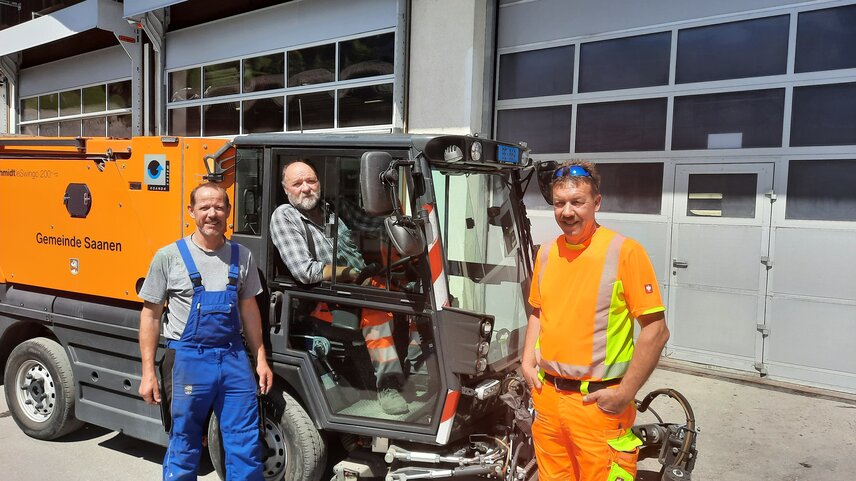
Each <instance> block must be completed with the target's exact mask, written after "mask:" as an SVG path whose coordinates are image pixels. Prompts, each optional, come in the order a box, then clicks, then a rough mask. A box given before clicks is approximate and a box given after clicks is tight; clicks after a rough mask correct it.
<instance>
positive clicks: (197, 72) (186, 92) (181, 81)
mask: <svg viewBox="0 0 856 481" xmlns="http://www.w3.org/2000/svg"><path fill="white" fill-rule="evenodd" d="M201 93H202V70H201V69H200V68H199V67H196V68H191V69H187V70H180V71H178V72H170V74H169V101H170V102H178V101H180V100H193V99H198V98H199V97H200V96H201Z"/></svg>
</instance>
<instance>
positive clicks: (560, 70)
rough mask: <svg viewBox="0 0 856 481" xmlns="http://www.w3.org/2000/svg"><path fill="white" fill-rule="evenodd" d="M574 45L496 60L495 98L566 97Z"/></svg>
mask: <svg viewBox="0 0 856 481" xmlns="http://www.w3.org/2000/svg"><path fill="white" fill-rule="evenodd" d="M573 88H574V46H573V45H568V46H565V47H555V48H544V49H540V50H530V51H528V52H518V53H508V54H505V55H503V56H502V57H500V60H499V99H500V100H502V99H517V98H525V97H540V96H543V95H562V94H570V93H572V92H573Z"/></svg>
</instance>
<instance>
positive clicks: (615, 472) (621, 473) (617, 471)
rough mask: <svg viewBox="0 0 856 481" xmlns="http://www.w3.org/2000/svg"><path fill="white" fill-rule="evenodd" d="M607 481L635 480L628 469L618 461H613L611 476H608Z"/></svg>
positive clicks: (610, 470) (610, 469)
mask: <svg viewBox="0 0 856 481" xmlns="http://www.w3.org/2000/svg"><path fill="white" fill-rule="evenodd" d="M606 481H633V475H632V474H630V473H628V472H627V470H626V469H624V468H622V467H621V466H619V465H618V463H612V467H611V468H609V476H608V477H607V478H606Z"/></svg>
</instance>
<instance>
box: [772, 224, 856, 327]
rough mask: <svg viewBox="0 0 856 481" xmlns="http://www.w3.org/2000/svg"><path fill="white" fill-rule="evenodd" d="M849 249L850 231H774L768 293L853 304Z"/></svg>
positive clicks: (853, 258) (853, 240)
mask: <svg viewBox="0 0 856 481" xmlns="http://www.w3.org/2000/svg"><path fill="white" fill-rule="evenodd" d="M853 246H856V231H853V230H849V231H845V230H831V229H829V230H827V229H805V228H784V227H779V228H777V229H776V237H775V246H774V253H773V270H772V285H771V287H770V291H771V292H772V293H773V294H779V293H781V294H793V295H797V296H817V297H826V298H830V297H831V298H835V299H846V300H851V301H856V289H854V286H856V251H854V250H853ZM840 332H846V331H840Z"/></svg>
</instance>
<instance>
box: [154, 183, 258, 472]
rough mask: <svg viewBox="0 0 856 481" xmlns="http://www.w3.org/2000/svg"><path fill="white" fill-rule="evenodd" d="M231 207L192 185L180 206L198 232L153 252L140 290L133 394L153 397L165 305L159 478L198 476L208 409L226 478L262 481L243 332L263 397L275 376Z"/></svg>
mask: <svg viewBox="0 0 856 481" xmlns="http://www.w3.org/2000/svg"><path fill="white" fill-rule="evenodd" d="M230 210H231V205H230V204H229V197H228V195H227V194H226V191H225V190H224V189H223V188H222V187H220V186H219V185H217V184H214V183H206V184H202V185H199V186H197V187H196V188H195V189H193V191H192V192H191V193H190V205H189V206H188V212H189V213H190V216H191V217H192V218H193V219H194V221H195V222H196V231H194V232H193V233H192V234H191V235H189V236H187V237H185V238H183V239H180V240H179V241H178V242H176V243H175V244H170V245H168V246H166V247H163V248H161V249H160V250H159V251H158V252H157V253H156V254H155V256H154V258H153V259H152V263H151V266H150V267H149V273H148V275H147V276H146V280H145V283H144V284H143V287H142V288H141V290H140V294H139V295H140V297H141V298H142V299H143V301H144V303H143V309H142V312H141V313H140V352H141V355H142V362H143V366H142V367H143V371H142V379H141V381H140V389H139V392H140V395H141V396H142V397H143V399H145V401H146V402H147V403H150V404H157V403H160V402H161V395H160V391H159V388H158V381H157V376H156V375H155V359H154V358H155V352H156V351H157V345H158V339H159V336H160V327H161V315H162V314H163V311H164V302H165V301H168V303H169V311H168V313H167V324H166V325H165V326H164V337H165V338H166V345H167V348H168V349H170V350H171V349H174V350H175V363H174V368H173V373H172V391H171V392H172V401H171V402H172V405H171V412H172V429H171V430H170V433H169V434H170V436H169V448H168V450H167V453H166V457H165V458H164V463H163V479H164V480H170V481H179V480H181V481H183V480H188V479H193V480H195V479H196V475H197V470H198V466H199V457H200V455H201V450H202V437H203V434H204V433H205V431H206V429H207V426H206V425H205V421H206V418H207V416H208V412H209V411H210V410H211V409H212V408H213V409H214V413H215V414H216V415H217V419H218V420H219V422H220V430H221V434H222V437H223V447H224V450H225V453H226V463H225V465H226V479H227V480H229V481H233V480H234V481H239V480H240V481H261V480H263V479H264V476H263V473H262V459H261V447H260V443H259V431H258V425H259V418H258V406H257V401H256V384H255V379H254V376H253V371H252V365H251V363H250V360H249V358H248V356H247V353H246V351H245V350H244V344H243V341H242V338H241V331H242V328H243V335H244V337H245V338H246V340H247V344H248V345H249V348H250V351H251V353H252V354H253V355H254V357H255V360H256V373H257V374H258V376H259V383H258V388H259V390H260V391H261V392H262V393H267V392H268V390H269V389H270V387H271V385H272V383H273V374H272V373H271V370H270V367H269V366H268V363H267V358H266V354H265V348H264V344H263V343H262V331H261V315H260V313H259V308H258V304H257V303H256V300H255V296H256V295H257V294H258V293H260V292H261V284H260V281H259V276H258V269H257V268H256V264H255V261H254V260H253V258H252V255H251V254H250V251H249V250H248V249H246V248H245V247H242V246H239V245H238V244H236V243H232V242H229V241H227V240H226V238H225V237H224V233H225V232H226V219H227V218H228V216H229V212H230Z"/></svg>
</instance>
